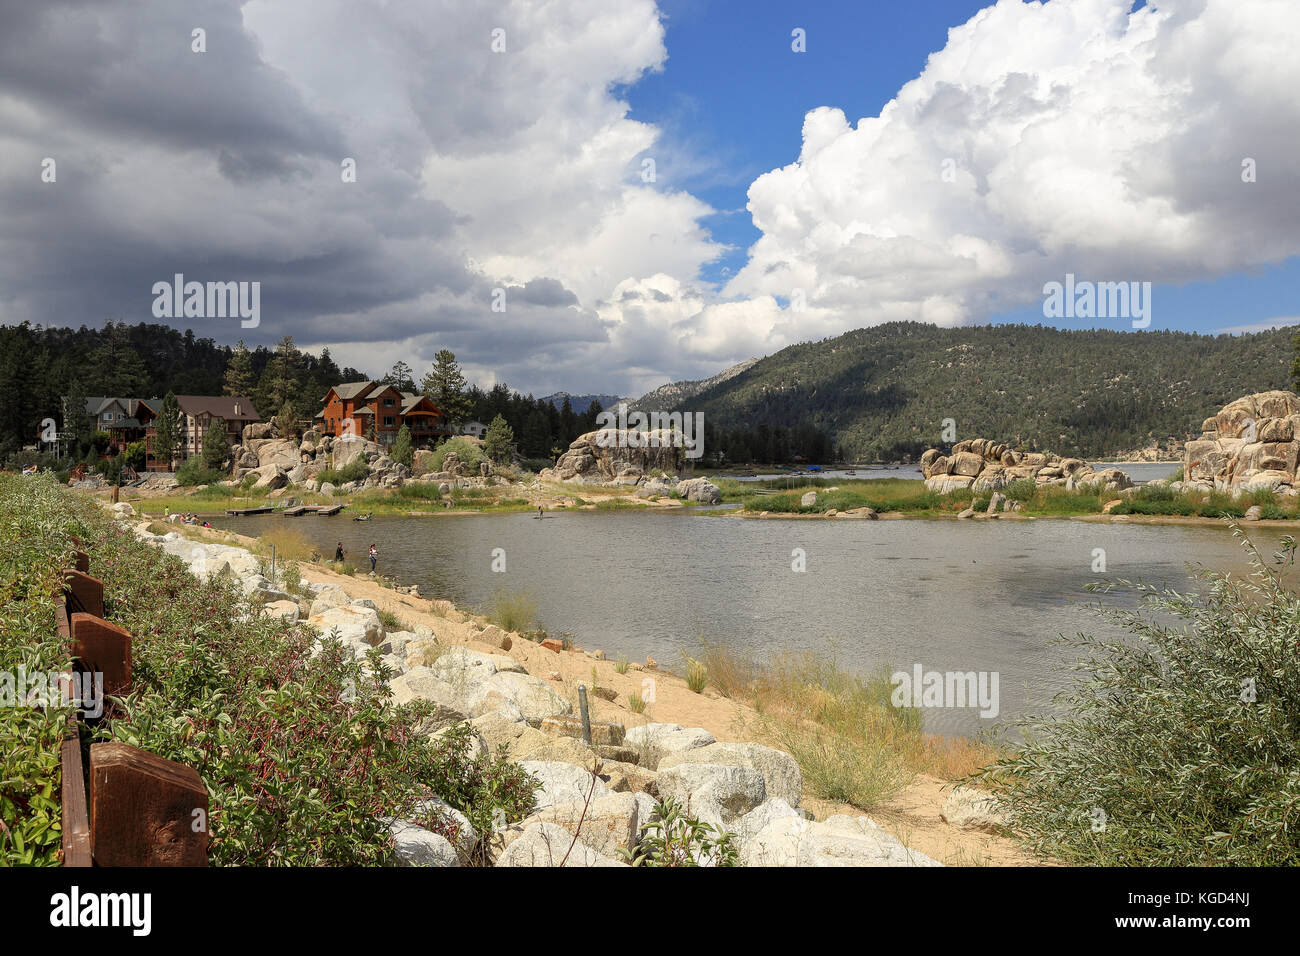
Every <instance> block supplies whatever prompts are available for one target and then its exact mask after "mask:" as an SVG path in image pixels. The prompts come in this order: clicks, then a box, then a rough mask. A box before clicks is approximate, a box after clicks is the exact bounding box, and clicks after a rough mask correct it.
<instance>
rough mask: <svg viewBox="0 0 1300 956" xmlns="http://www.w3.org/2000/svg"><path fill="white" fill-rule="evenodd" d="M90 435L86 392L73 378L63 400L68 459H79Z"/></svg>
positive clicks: (77, 380) (88, 441)
mask: <svg viewBox="0 0 1300 956" xmlns="http://www.w3.org/2000/svg"><path fill="white" fill-rule="evenodd" d="M90 433H91V430H90V419H89V418H88V417H87V416H86V390H85V389H84V388H82V387H81V380H80V379H75V378H74V379H73V380H72V382H71V383H70V384H69V385H68V394H67V395H66V396H65V397H64V399H63V438H64V439H65V440H66V441H67V449H68V457H69V458H80V457H81V453H82V451H83V449H84V448H85V447H86V445H88V444H90Z"/></svg>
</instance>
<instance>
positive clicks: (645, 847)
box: [620, 797, 740, 867]
mask: <svg viewBox="0 0 1300 956" xmlns="http://www.w3.org/2000/svg"><path fill="white" fill-rule="evenodd" d="M734 836H735V834H733V833H727V832H724V831H722V830H719V829H718V828H717V827H715V826H713V825H712V824H708V823H703V822H701V821H700V820H697V819H696V818H694V817H692V816H690V815H689V814H688V813H687V811H686V810H685V809H684V808H683V807H682V806H681V804H679V803H678V802H677V801H676V800H674V799H673V798H672V797H668V798H667V799H665V800H661V801H659V803H657V804H655V810H654V815H653V816H652V817H651V818H650V820H649V821H648V822H647V823H645V824H643V825H642V827H641V832H640V836H639V838H638V840H637V847H636V852H635V853H631V852H629V851H627V850H622V851H620V853H621V854H622V856H623V859H625V860H626V861H627V862H628V863H630V864H632V865H633V866H649V867H669V866H699V865H700V864H701V863H706V864H709V865H712V866H737V865H738V860H739V857H740V853H739V851H738V850H737V849H736V846H735V843H734V842H733V838H734Z"/></svg>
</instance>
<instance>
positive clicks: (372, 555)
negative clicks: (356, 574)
mask: <svg viewBox="0 0 1300 956" xmlns="http://www.w3.org/2000/svg"><path fill="white" fill-rule="evenodd" d="M378 560H379V552H378V551H377V550H376V549H375V545H374V542H371V544H370V573H371V574H374V573H375V562H376V561H378Z"/></svg>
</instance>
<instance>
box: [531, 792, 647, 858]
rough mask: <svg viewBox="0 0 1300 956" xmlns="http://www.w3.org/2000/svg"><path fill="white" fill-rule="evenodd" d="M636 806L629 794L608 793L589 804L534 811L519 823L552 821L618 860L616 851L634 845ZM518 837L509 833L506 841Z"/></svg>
mask: <svg viewBox="0 0 1300 956" xmlns="http://www.w3.org/2000/svg"><path fill="white" fill-rule="evenodd" d="M639 817H640V808H639V806H638V804H637V800H636V797H634V796H632V794H630V793H608V794H606V795H605V796H603V797H600V798H599V799H594V798H593V799H592V801H591V802H590V803H586V802H576V803H562V804H556V805H554V806H550V807H547V808H545V809H544V810H540V811H538V812H536V813H534V814H533V815H532V816H530V817H528V818H527V819H526V820H524V821H523V822H522V823H521V824H520V826H521V827H522V829H523V830H524V831H527V829H528V827H530V826H532V825H533V824H534V823H542V822H548V823H554V824H558V825H559V826H561V827H563V828H564V829H565V830H567V831H568V832H569V833H570V834H577V836H578V838H579V839H580V840H581V841H582V842H583V843H584V844H585V845H586V846H589V847H591V848H592V849H593V850H595V851H596V852H597V853H600V854H601V855H602V856H607V857H609V858H610V859H613V860H617V859H620V856H619V851H620V850H631V849H632V848H633V847H635V846H636V841H637V835H638V830H639ZM514 839H518V837H517V836H513V835H512V836H511V838H510V842H513V840H514Z"/></svg>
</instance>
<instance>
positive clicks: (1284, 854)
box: [976, 527, 1300, 866]
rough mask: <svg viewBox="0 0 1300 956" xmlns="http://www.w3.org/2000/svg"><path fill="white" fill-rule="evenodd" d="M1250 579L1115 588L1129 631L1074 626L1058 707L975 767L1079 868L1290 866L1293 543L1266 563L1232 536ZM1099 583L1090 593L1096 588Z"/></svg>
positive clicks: (1299, 608) (1298, 756)
mask: <svg viewBox="0 0 1300 956" xmlns="http://www.w3.org/2000/svg"><path fill="white" fill-rule="evenodd" d="M1233 534H1234V535H1235V536H1236V537H1237V538H1238V539H1239V540H1240V541H1241V543H1242V546H1243V547H1244V548H1245V550H1246V553H1247V556H1248V558H1249V561H1250V564H1251V566H1252V568H1253V573H1252V574H1251V575H1250V576H1239V575H1236V574H1231V575H1230V574H1228V573H1219V572H1214V571H1207V570H1202V571H1201V572H1200V575H1201V578H1202V580H1203V582H1204V587H1203V589H1202V591H1201V593H1199V594H1192V595H1188V594H1184V593H1180V592H1176V591H1173V590H1168V589H1164V588H1155V587H1152V586H1149V585H1143V584H1132V583H1129V582H1116V583H1115V584H1114V585H1106V586H1103V587H1102V588H1100V589H1099V590H1111V589H1113V588H1114V589H1119V590H1122V591H1126V592H1129V593H1131V594H1133V595H1134V596H1135V597H1136V598H1137V599H1138V600H1139V602H1140V603H1139V605H1138V607H1137V608H1131V607H1129V608H1111V609H1103V610H1102V613H1103V614H1104V615H1105V616H1107V617H1109V618H1111V619H1112V620H1114V621H1116V622H1118V623H1119V624H1121V625H1122V626H1123V627H1124V628H1125V630H1126V631H1127V632H1128V633H1127V634H1126V635H1125V637H1124V638H1122V639H1116V640H1101V639H1097V638H1092V637H1088V636H1085V635H1080V636H1078V637H1073V638H1062V640H1061V643H1063V644H1064V645H1066V646H1067V647H1070V648H1073V649H1074V650H1076V651H1077V656H1078V658H1079V661H1078V663H1077V664H1075V665H1073V666H1074V669H1076V670H1078V671H1079V672H1080V677H1079V679H1078V680H1077V682H1076V683H1075V684H1074V686H1073V687H1072V688H1071V689H1070V690H1069V691H1067V692H1066V693H1065V694H1063V695H1061V697H1060V698H1059V702H1060V704H1061V705H1062V712H1061V713H1059V714H1058V715H1056V716H1038V717H1027V718H1025V719H1023V720H1021V721H1018V722H1016V725H1017V726H1018V727H1019V728H1020V730H1021V731H1022V733H1023V735H1024V740H1025V743H1024V745H1023V746H1022V747H1021V748H1020V749H1019V750H1018V751H1017V752H1015V753H1013V754H1012V755H1010V756H1008V757H1006V758H1005V759H1003V760H1001V761H999V762H997V763H995V764H993V765H992V766H990V767H989V768H987V769H985V770H984V771H981V772H980V773H979V774H977V775H976V776H977V777H978V778H979V779H980V780H981V781H982V782H983V783H984V784H985V785H987V786H991V787H993V788H994V789H995V791H996V792H997V794H998V796H999V797H1000V799H1001V800H1002V802H1003V804H1004V806H1005V808H1006V810H1007V813H1008V815H1009V819H1010V821H1011V823H1012V825H1013V827H1014V828H1015V829H1017V830H1019V831H1020V832H1021V833H1022V834H1023V835H1025V836H1026V837H1028V838H1029V840H1030V841H1031V843H1032V844H1033V845H1034V846H1035V847H1036V848H1038V849H1039V850H1042V851H1043V852H1046V853H1050V854H1053V855H1056V856H1058V857H1059V858H1062V859H1065V860H1067V861H1071V862H1076V863H1090V864H1101V865H1143V866H1224V865H1232V866H1259V865H1279V866H1294V865H1296V864H1297V863H1300V642H1297V640H1296V634H1297V633H1298V632H1300V595H1297V593H1296V592H1295V591H1293V590H1291V589H1289V587H1288V586H1287V584H1286V583H1285V575H1286V574H1288V573H1289V572H1290V570H1291V568H1292V565H1293V562H1294V556H1295V542H1294V541H1293V540H1292V539H1291V538H1290V537H1287V538H1284V539H1283V543H1282V546H1281V550H1280V551H1279V553H1278V554H1277V555H1276V556H1275V559H1274V562H1273V563H1272V564H1270V563H1268V562H1266V561H1265V560H1264V559H1263V558H1262V557H1261V556H1260V554H1259V553H1258V552H1257V551H1256V549H1255V548H1254V546H1253V545H1251V543H1250V542H1249V540H1248V539H1247V538H1246V537H1245V536H1244V535H1243V534H1242V532H1241V531H1240V529H1238V528H1236V527H1234V528H1233ZM1095 587H1096V586H1094V588H1095Z"/></svg>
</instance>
